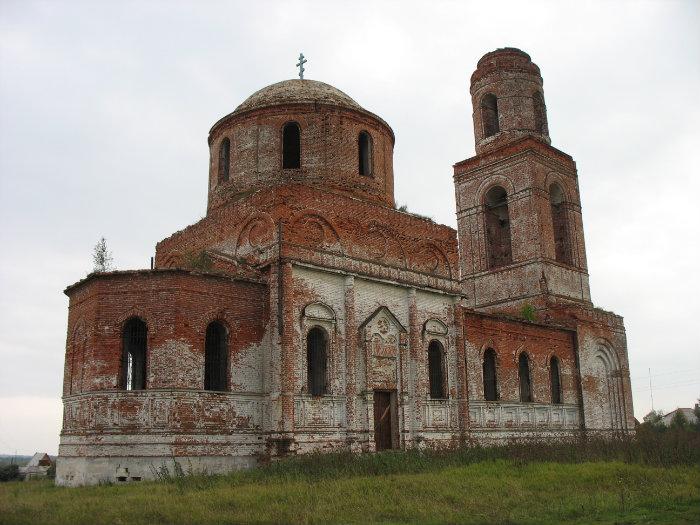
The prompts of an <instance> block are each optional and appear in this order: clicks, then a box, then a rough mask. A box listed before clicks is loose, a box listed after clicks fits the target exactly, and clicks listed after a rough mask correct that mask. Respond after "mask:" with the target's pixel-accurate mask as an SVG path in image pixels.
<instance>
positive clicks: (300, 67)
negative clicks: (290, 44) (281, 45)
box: [297, 53, 306, 80]
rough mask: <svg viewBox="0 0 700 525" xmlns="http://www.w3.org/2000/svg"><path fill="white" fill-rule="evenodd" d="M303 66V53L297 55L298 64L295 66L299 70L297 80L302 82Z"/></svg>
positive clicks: (304, 61)
mask: <svg viewBox="0 0 700 525" xmlns="http://www.w3.org/2000/svg"><path fill="white" fill-rule="evenodd" d="M304 64H306V59H305V58H304V53H299V63H298V64H297V67H298V68H299V78H300V79H302V80H304Z"/></svg>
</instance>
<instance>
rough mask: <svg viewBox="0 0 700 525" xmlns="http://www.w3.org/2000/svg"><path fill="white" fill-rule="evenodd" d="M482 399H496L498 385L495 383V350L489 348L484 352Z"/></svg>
mask: <svg viewBox="0 0 700 525" xmlns="http://www.w3.org/2000/svg"><path fill="white" fill-rule="evenodd" d="M483 372H484V399H485V400H486V401H497V400H498V385H497V383H496V352H495V351H494V350H493V349H492V348H489V349H488V350H486V352H485V353H484V365H483Z"/></svg>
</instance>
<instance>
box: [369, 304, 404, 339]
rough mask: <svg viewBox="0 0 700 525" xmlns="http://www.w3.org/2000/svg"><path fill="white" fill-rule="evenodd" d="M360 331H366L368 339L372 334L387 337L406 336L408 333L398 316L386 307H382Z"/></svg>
mask: <svg viewBox="0 0 700 525" xmlns="http://www.w3.org/2000/svg"><path fill="white" fill-rule="evenodd" d="M360 331H364V332H365V333H366V334H367V335H368V337H369V336H370V335H371V334H378V335H381V336H385V335H386V334H390V333H393V334H405V333H407V332H408V331H407V330H406V328H404V326H403V325H402V324H401V322H400V321H399V320H398V319H397V318H396V316H395V315H394V314H393V313H391V310H389V309H388V308H387V307H386V306H380V307H379V308H377V309H376V310H375V311H374V313H373V314H372V315H370V316H369V317H368V318H367V319H366V320H365V321H364V322H363V323H362V324H361V325H360Z"/></svg>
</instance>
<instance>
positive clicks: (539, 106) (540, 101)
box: [532, 91, 547, 135]
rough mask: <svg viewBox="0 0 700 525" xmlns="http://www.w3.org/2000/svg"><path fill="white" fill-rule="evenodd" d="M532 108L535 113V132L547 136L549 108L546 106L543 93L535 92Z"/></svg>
mask: <svg viewBox="0 0 700 525" xmlns="http://www.w3.org/2000/svg"><path fill="white" fill-rule="evenodd" d="M532 108H533V110H534V112H535V131H537V133H541V134H542V135H546V134H547V108H546V107H545V105H544V98H543V97H542V93H540V92H539V91H535V93H534V94H533V95H532Z"/></svg>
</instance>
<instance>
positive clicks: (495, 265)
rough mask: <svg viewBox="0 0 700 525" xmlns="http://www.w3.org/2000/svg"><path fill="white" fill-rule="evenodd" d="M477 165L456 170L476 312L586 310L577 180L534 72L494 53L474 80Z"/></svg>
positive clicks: (466, 277) (463, 249) (463, 267)
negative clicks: (553, 136)
mask: <svg viewBox="0 0 700 525" xmlns="http://www.w3.org/2000/svg"><path fill="white" fill-rule="evenodd" d="M470 93H471V98H472V106H473V115H472V116H473V121H474V135H475V144H476V156H474V157H471V158H469V159H467V160H464V161H462V162H458V163H457V164H455V165H454V182H455V193H456V202H457V223H458V230H459V245H460V272H461V276H460V278H461V282H462V287H463V290H464V292H465V293H466V295H467V297H468V298H469V301H470V302H471V303H472V306H473V307H474V308H480V309H485V310H489V311H519V310H520V309H521V308H522V306H523V305H525V304H531V305H533V306H534V307H535V308H537V309H546V308H548V306H551V305H552V304H553V303H557V302H559V303H560V302H568V303H577V304H583V305H590V304H591V303H590V300H591V299H590V290H589V285H588V271H587V265H586V250H585V244H584V237H583V225H582V220H581V204H580V199H579V189H578V176H577V172H576V164H575V162H574V161H573V159H572V158H571V157H570V156H569V155H567V154H566V153H563V152H561V151H559V150H557V149H555V148H554V147H552V146H551V140H550V136H549V126H548V123H547V110H546V106H545V103H544V90H543V82H542V77H541V75H540V69H539V67H537V65H536V64H534V63H533V62H532V60H531V59H530V56H529V55H528V54H527V53H524V52H523V51H520V50H519V49H514V48H503V49H497V50H496V51H492V52H490V53H487V54H486V55H484V56H483V57H482V58H481V60H479V62H478V65H477V68H476V71H474V73H473V74H472V77H471V89H470Z"/></svg>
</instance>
